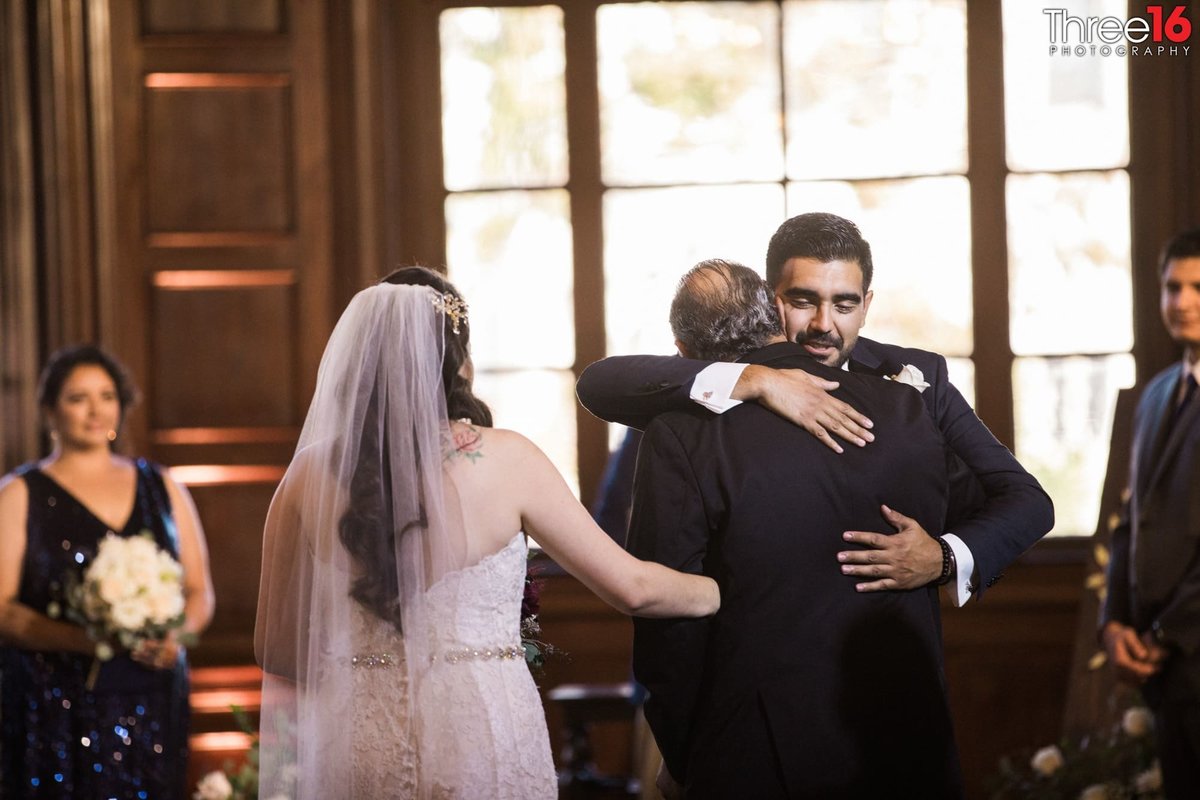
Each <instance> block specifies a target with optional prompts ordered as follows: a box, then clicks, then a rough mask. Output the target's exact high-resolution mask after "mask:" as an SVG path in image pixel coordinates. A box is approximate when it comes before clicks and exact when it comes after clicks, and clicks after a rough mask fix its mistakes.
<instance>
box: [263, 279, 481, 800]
mask: <svg viewBox="0 0 1200 800" xmlns="http://www.w3.org/2000/svg"><path fill="white" fill-rule="evenodd" d="M444 308H445V306H444V298H443V297H442V295H441V294H440V293H438V292H436V291H435V290H433V289H431V288H429V287H426V286H396V285H391V284H379V285H376V286H372V287H370V288H368V289H365V290H363V291H361V292H359V293H358V294H357V295H356V296H355V297H354V299H353V300H352V301H351V302H350V305H349V306H348V307H347V309H346V311H345V313H344V314H343V315H342V317H341V319H340V320H339V321H338V324H337V327H336V328H335V329H334V331H333V334H332V335H331V337H330V339H329V343H328V345H327V346H326V348H325V354H324V356H323V357H322V359H321V366H320V371H319V373H318V376H317V385H316V391H315V393H314V395H313V400H312V405H311V406H310V408H309V411H308V417H307V418H306V419H305V422H304V428H303V431H302V432H301V434H300V441H299V444H298V446H297V448H296V453H295V456H294V458H293V460H292V463H291V465H290V466H289V467H288V470H287V473H286V475H285V476H284V478H283V481H282V483H281V484H280V486H279V489H278V490H277V491H276V494H275V497H274V499H273V500H272V502H271V509H270V512H269V513H268V516H267V523H266V529H265V531H264V542H263V569H262V582H261V584H260V588H259V607H258V620H257V626H256V630H255V652H256V655H257V657H258V660H259V663H260V664H261V665H262V666H263V670H264V681H263V702H262V722H261V744H260V747H261V753H260V758H261V766H260V778H261V786H260V797H263V798H271V797H272V796H273V795H282V796H286V797H292V798H310V797H311V798H352V797H354V796H355V794H356V793H357V794H358V795H359V796H363V795H364V794H365V793H364V792H362V791H358V792H356V791H355V790H354V788H353V787H354V786H355V785H356V784H355V775H354V774H353V771H354V769H355V767H356V759H358V760H359V762H361V759H362V754H361V752H356V749H355V748H356V745H355V744H354V742H355V741H356V736H358V737H359V738H361V736H360V734H361V733H362V725H363V718H364V716H365V715H369V714H373V713H375V712H374V709H376V708H377V709H378V710H379V714H380V715H382V718H384V719H387V718H388V717H387V714H388V713H392V714H393V716H394V714H396V713H400V714H401V717H403V716H404V714H405V713H407V714H408V715H410V717H409V721H410V723H411V724H410V725H409V728H410V731H412V730H416V731H419V729H420V726H421V724H422V723H421V720H419V719H418V716H419V711H418V704H417V703H416V702H415V699H414V698H415V696H416V694H417V692H418V691H419V686H420V682H421V680H422V673H423V671H424V669H423V667H425V666H427V665H428V664H429V661H430V655H431V654H430V652H429V650H430V646H431V644H430V643H431V637H432V634H433V633H434V631H431V630H430V615H429V613H428V609H427V608H426V607H425V605H424V603H423V600H424V596H425V591H426V590H427V589H428V588H429V587H430V586H431V585H433V584H434V583H435V582H436V581H437V580H438V579H439V578H440V577H442V576H443V575H445V574H447V573H449V572H452V571H455V570H458V569H461V568H462V567H464V566H465V565H468V564H471V563H474V562H475V561H477V560H478V553H474V552H470V549H471V546H470V544H469V542H468V538H467V536H466V535H465V533H464V530H463V524H462V514H461V510H460V506H459V504H458V502H457V499H456V496H455V494H454V488H453V484H452V483H451V482H450V481H449V480H448V479H446V477H445V476H444V474H443V447H444V442H445V441H446V437H447V436H448V435H449V427H448V421H447V419H446V400H445V395H444V393H443V389H442V355H443V348H444V346H445V342H444V340H443V339H444V331H445V318H444V316H443V310H444ZM364 615H365V616H366V617H367V618H369V620H370V624H369V625H368V627H369V628H371V629H373V630H383V631H385V632H386V633H387V635H388V636H390V637H391V638H390V639H389V638H387V636H385V637H384V638H383V639H380V638H379V637H375V638H371V637H367V638H366V639H364V637H363V629H364V626H363V624H362V621H361V620H362V618H363V616H364ZM401 631H402V634H401V633H400V632H401ZM401 637H402V638H401ZM381 642H382V644H381ZM363 670H367V671H369V672H370V674H371V675H372V676H373V677H375V676H378V678H379V680H380V683H378V684H373V685H378V686H380V687H384V689H382V690H381V692H383V693H382V694H381V695H380V696H374V697H363V696H361V695H362V694H363V692H364V688H363V687H364V685H365V684H363V683H362V682H361V681H357V680H356V678H355V676H356V675H360V676H361V675H365V674H367V673H364V672H362V671H363ZM396 706H402V707H403V708H402V709H401V711H400V712H397V711H396ZM404 709H407V712H405V711H404ZM388 732H389V733H391V734H392V735H394V736H396V737H400V736H401V732H398V731H394V730H390V731H388ZM422 738H423V737H421V736H420V735H419V733H418V734H414V735H412V736H410V741H409V742H408V743H407V744H406V745H405V747H409V746H411V753H412V754H413V755H415V761H416V763H417V764H421V763H422V762H426V763H427V762H430V761H431V760H432V759H434V758H435V754H431V753H426V752H422V751H421V741H422ZM406 752H408V751H406ZM393 755H394V754H393ZM422 783H423V782H422ZM399 788H400V787H397V790H399ZM428 791H429V788H428V786H421V787H420V788H418V789H417V796H427V793H428ZM397 793H398V794H401V792H399V791H398V792H397Z"/></svg>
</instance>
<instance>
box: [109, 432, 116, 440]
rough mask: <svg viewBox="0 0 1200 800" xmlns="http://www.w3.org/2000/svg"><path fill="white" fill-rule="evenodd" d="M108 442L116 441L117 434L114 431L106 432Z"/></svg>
mask: <svg viewBox="0 0 1200 800" xmlns="http://www.w3.org/2000/svg"><path fill="white" fill-rule="evenodd" d="M108 440H109V441H110V442H115V441H116V440H117V432H116V431H114V430H110V431H109V432H108Z"/></svg>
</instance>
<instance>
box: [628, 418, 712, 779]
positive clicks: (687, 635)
mask: <svg viewBox="0 0 1200 800" xmlns="http://www.w3.org/2000/svg"><path fill="white" fill-rule="evenodd" d="M707 542H708V524H707V520H706V516H705V513H704V507H703V504H702V502H701V498H700V493H699V487H698V485H697V483H696V479H695V476H694V474H693V472H692V468H691V465H690V463H689V461H688V458H687V455H686V453H685V452H684V449H683V446H682V444H681V443H680V441H679V439H678V437H677V436H676V435H675V433H674V432H673V431H672V430H670V429H669V428H668V427H667V425H666V424H664V423H663V422H662V421H661V420H660V421H656V422H654V423H653V424H651V425H650V427H649V428H647V429H646V435H645V437H644V438H643V440H642V446H641V450H640V452H639V453H638V464H637V473H636V476H635V478H634V493H633V513H632V516H631V518H630V525H629V541H628V549H629V552H630V553H632V554H633V555H635V556H637V557H638V558H641V559H644V560H647V561H657V562H659V563H661V564H665V565H666V566H668V567H672V568H674V569H678V570H680V571H682V572H690V573H694V574H698V573H700V572H702V566H703V562H704V556H705V553H706V549H707ZM709 624H710V623H709V621H708V620H707V619H662V620H656V619H636V618H635V619H634V622H633V631H634V636H633V674H634V677H636V678H637V680H638V682H639V683H641V684H642V685H643V686H644V687H645V688H646V689H647V691H648V695H647V698H646V704H645V713H646V720H647V722H649V723H650V728H651V730H652V731H653V732H654V738H655V740H656V741H657V742H658V746H659V749H660V750H661V751H662V754H663V761H664V762H665V763H666V765H667V769H668V771H669V772H670V773H671V775H672V777H674V778H675V780H677V781H679V782H680V783H684V782H685V781H686V780H687V756H688V749H689V744H690V741H689V737H688V732H689V730H690V729H691V727H692V719H693V715H694V711H695V708H696V704H697V698H698V696H699V693H700V685H701V681H702V677H703V673H704V661H705V650H706V648H707V643H708V630H709Z"/></svg>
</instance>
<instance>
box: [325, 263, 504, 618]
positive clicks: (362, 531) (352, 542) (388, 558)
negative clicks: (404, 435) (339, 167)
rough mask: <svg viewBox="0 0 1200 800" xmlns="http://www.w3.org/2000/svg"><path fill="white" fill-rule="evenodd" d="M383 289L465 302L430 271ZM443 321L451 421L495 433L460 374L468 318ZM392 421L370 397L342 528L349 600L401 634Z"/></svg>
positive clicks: (398, 274)
mask: <svg viewBox="0 0 1200 800" xmlns="http://www.w3.org/2000/svg"><path fill="white" fill-rule="evenodd" d="M380 283H392V284H407V285H411V286H429V287H431V288H432V289H434V290H436V291H438V292H441V293H442V294H448V295H451V296H453V297H454V298H457V299H458V300H460V301H461V300H462V295H460V294H459V293H458V290H457V289H455V288H454V285H453V284H451V283H450V281H448V280H446V279H445V278H444V277H443V276H441V275H440V274H438V273H436V272H434V271H433V270H430V269H426V268H425V267H402V268H400V269H398V270H396V271H395V272H392V273H391V274H389V275H388V276H387V277H385V278H384V279H383V280H381V281H380ZM443 316H444V321H443V324H444V326H445V327H444V341H445V348H444V353H443V357H442V386H443V390H444V391H445V394H446V412H447V415H448V417H449V418H450V419H469V420H470V421H471V422H472V423H473V424H475V425H479V426H482V427H487V428H490V427H491V426H492V412H491V411H490V410H489V409H488V407H487V405H485V404H484V402H483V401H482V400H480V399H479V398H478V397H476V396H475V394H474V393H473V392H472V391H471V381H470V379H469V378H465V377H463V376H462V375H461V374H460V372H461V370H462V367H463V365H464V364H465V363H467V360H468V359H469V358H470V337H471V328H470V323H469V322H468V321H467V319H466V317H465V316H464V317H461V318H460V319H459V321H458V333H455V332H454V321H453V320H452V319H451V317H450V316H449V315H448V314H446V315H443ZM387 438H388V437H387V421H386V420H384V419H381V418H380V411H379V398H378V393H377V391H373V392H372V393H371V398H370V400H369V402H368V404H367V409H366V414H365V417H364V419H363V433H362V438H361V441H360V442H359V451H358V461H357V462H356V463H355V465H354V472H353V474H352V475H351V476H350V491H349V495H350V496H349V498H348V499H347V504H346V511H345V513H343V514H342V518H341V520H340V521H339V523H338V534H339V538H340V539H341V542H342V545H343V546H344V547H345V548H346V550H347V551H348V552H349V553H350V555H351V557H353V558H354V560H355V562H356V563H357V564H358V566H359V568H360V569H361V574H360V575H359V576H358V577H357V578H355V579H354V582H353V583H352V584H351V588H350V596H351V597H353V598H354V599H355V600H356V601H358V602H359V603H360V604H361V605H362V606H364V607H365V608H367V609H369V610H370V611H371V612H372V613H374V614H375V615H376V616H377V617H379V618H380V619H382V620H384V621H385V622H389V623H391V624H392V625H393V626H394V627H395V628H396V630H397V631H400V630H402V625H401V621H400V618H401V615H400V587H399V582H398V580H397V577H396V556H395V546H396V542H395V535H394V531H395V530H396V522H395V520H394V519H393V517H392V496H391V480H392V476H391V463H390V459H389V458H388V449H387ZM426 524H427V521H426V519H425V514H424V509H422V512H421V516H420V518H419V519H415V520H411V521H409V522H408V523H407V524H405V525H404V526H403V527H402V528H401V529H400V531H399V535H400V536H403V535H404V534H405V533H406V532H407V531H409V530H412V529H413V528H423V527H425V525H426Z"/></svg>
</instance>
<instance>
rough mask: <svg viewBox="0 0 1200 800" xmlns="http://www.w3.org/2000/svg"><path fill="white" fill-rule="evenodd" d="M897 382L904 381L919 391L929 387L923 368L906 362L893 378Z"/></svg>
mask: <svg viewBox="0 0 1200 800" xmlns="http://www.w3.org/2000/svg"><path fill="white" fill-rule="evenodd" d="M891 379H892V380H894V381H895V382H896V383H904V384H907V385H909V386H912V387H913V388H914V389H916V390H917V391H918V392H923V391H925V390H926V389H928V388H929V384H928V383H926V382H925V375H924V373H922V372H921V370H919V369H917V368H916V367H914V366H913V365H912V364H905V365H904V366H902V367H901V368H900V371H899V372H897V373H896V374H895V375H893V376H892V378H891Z"/></svg>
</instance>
